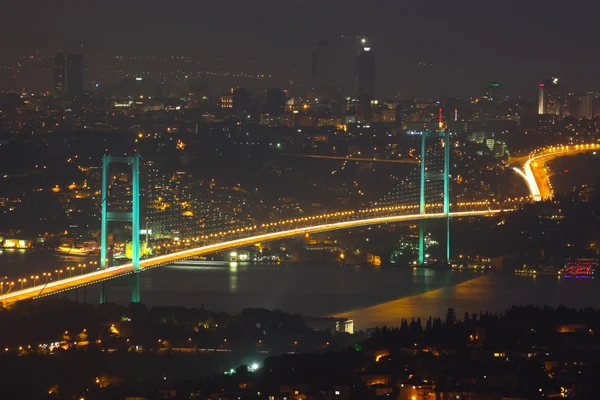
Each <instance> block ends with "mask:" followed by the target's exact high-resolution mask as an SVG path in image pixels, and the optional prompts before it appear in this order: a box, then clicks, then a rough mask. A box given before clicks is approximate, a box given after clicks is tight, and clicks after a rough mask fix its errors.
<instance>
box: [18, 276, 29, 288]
mask: <svg viewBox="0 0 600 400" xmlns="http://www.w3.org/2000/svg"><path fill="white" fill-rule="evenodd" d="M18 282H20V283H21V290H23V288H24V287H25V282H27V279H25V278H22V279H19V280H18Z"/></svg>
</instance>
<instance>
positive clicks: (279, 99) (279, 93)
mask: <svg viewBox="0 0 600 400" xmlns="http://www.w3.org/2000/svg"><path fill="white" fill-rule="evenodd" d="M285 100H286V94H285V91H283V90H281V89H279V88H273V89H267V96H266V102H265V111H266V112H267V113H269V114H271V115H272V116H275V115H279V114H281V113H282V112H283V111H284V110H285Z"/></svg>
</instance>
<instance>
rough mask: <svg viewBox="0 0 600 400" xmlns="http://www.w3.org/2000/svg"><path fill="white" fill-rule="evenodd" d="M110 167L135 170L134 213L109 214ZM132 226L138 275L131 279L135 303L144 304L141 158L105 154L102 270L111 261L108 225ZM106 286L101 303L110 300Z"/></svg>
mask: <svg viewBox="0 0 600 400" xmlns="http://www.w3.org/2000/svg"><path fill="white" fill-rule="evenodd" d="M110 164H128V165H130V166H131V172H132V179H131V181H132V182H131V186H132V187H131V212H127V211H108V193H109V187H108V177H109V165H110ZM109 222H131V265H132V266H133V270H134V274H133V276H132V277H131V281H130V284H131V301H132V302H133V303H139V302H140V277H139V272H138V271H139V269H140V155H139V154H137V153H134V154H133V155H131V156H121V157H119V156H112V155H110V154H108V152H107V153H105V154H104V156H103V157H102V218H101V224H100V268H101V269H106V268H108V267H109V259H108V223H109ZM105 289H106V288H105V287H104V283H102V287H101V289H100V303H104V301H105V300H106V291H105Z"/></svg>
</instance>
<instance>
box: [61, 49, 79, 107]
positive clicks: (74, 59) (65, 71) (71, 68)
mask: <svg viewBox="0 0 600 400" xmlns="http://www.w3.org/2000/svg"><path fill="white" fill-rule="evenodd" d="M54 95H55V96H56V97H62V96H67V97H71V98H75V97H79V98H80V97H81V96H83V54H69V53H62V52H59V53H58V54H57V55H56V57H54Z"/></svg>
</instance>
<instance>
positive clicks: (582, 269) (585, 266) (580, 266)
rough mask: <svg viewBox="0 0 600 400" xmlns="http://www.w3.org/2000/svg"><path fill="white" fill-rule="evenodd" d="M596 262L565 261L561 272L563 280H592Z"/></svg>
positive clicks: (583, 260) (582, 260) (587, 260)
mask: <svg viewBox="0 0 600 400" xmlns="http://www.w3.org/2000/svg"><path fill="white" fill-rule="evenodd" d="M596 265H597V263H596V261H595V260H589V259H579V260H567V262H566V263H565V267H564V268H563V269H562V270H561V274H562V276H563V278H593V277H594V273H595V272H596Z"/></svg>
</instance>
